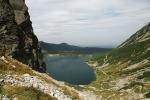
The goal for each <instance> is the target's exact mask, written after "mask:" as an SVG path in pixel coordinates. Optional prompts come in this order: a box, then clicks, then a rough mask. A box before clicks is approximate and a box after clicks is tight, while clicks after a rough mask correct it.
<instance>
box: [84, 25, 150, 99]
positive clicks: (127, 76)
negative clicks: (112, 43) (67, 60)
mask: <svg viewBox="0 0 150 100" xmlns="http://www.w3.org/2000/svg"><path fill="white" fill-rule="evenodd" d="M89 64H90V65H92V66H93V67H94V68H95V69H96V73H97V80H96V81H94V82H92V83H91V84H90V85H89V86H88V87H87V88H88V89H91V90H93V91H94V92H96V93H97V94H99V95H101V96H102V97H101V98H105V99H107V100H108V99H110V100H120V99H122V100H137V99H144V98H150V23H148V24H147V25H146V26H144V27H143V28H142V29H140V30H139V31H138V32H136V33H135V34H134V35H133V36H131V37H130V38H129V39H128V40H127V41H126V42H124V43H123V44H121V45H120V46H119V47H118V48H116V49H113V50H112V51H110V52H107V53H99V54H95V55H94V56H93V59H92V60H91V61H89ZM108 95H109V96H108Z"/></svg>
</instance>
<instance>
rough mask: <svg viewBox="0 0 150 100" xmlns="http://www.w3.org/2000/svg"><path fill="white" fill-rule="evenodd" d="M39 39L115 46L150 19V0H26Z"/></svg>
mask: <svg viewBox="0 0 150 100" xmlns="http://www.w3.org/2000/svg"><path fill="white" fill-rule="evenodd" d="M26 4H27V6H28V8H29V13H30V16H31V20H32V24H33V28H34V32H35V34H36V35H37V37H38V38H39V40H40V41H45V42H48V43H56V44H58V43H69V44H72V45H77V46H84V47H86V46H89V47H116V46H118V45H119V44H121V43H122V42H124V41H125V40H126V39H127V38H129V37H130V36H131V35H132V34H134V33H135V32H136V31H137V30H139V29H140V28H142V27H143V26H144V25H145V24H147V23H148V22H150V0H26Z"/></svg>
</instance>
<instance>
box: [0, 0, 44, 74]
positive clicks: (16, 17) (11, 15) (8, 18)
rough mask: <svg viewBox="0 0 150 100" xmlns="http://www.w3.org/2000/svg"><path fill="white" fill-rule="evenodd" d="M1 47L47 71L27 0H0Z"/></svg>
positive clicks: (21, 60)
mask: <svg viewBox="0 0 150 100" xmlns="http://www.w3.org/2000/svg"><path fill="white" fill-rule="evenodd" d="M0 49H1V50H2V51H3V52H5V54H6V55H11V56H12V57H13V58H15V59H17V60H19V61H20V62H23V63H24V64H27V65H29V66H30V67H32V68H33V69H34V70H37V71H40V72H45V71H46V65H45V63H44V62H43V60H42V58H43V57H42V53H41V48H40V46H39V43H38V38H37V37H36V36H35V34H34V32H33V28H32V23H31V21H30V16H29V13H28V8H27V6H26V4H25V0H0Z"/></svg>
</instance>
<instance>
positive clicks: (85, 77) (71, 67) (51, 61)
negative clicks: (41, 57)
mask: <svg viewBox="0 0 150 100" xmlns="http://www.w3.org/2000/svg"><path fill="white" fill-rule="evenodd" d="M89 58H90V56H89V55H85V56H46V57H45V62H46V64H47V70H48V73H49V74H50V76H52V77H53V78H54V79H56V80H58V81H64V82H67V83H70V84H74V85H86V84H89V83H90V82H91V81H93V80H95V78H96V77H95V73H94V70H93V69H92V68H91V67H89V66H88V65H87V64H86V63H85V61H86V60H88V59H89Z"/></svg>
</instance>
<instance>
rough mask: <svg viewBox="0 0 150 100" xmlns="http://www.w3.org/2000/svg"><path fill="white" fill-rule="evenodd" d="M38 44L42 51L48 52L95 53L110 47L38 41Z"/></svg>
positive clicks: (107, 49)
mask: <svg viewBox="0 0 150 100" xmlns="http://www.w3.org/2000/svg"><path fill="white" fill-rule="evenodd" d="M40 45H41V47H42V49H43V50H44V51H48V52H49V53H67V52H68V53H85V54H86V53H95V52H105V51H109V50H111V48H98V47H79V46H74V45H70V44H67V43H60V44H53V43H46V42H43V41H40Z"/></svg>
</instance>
